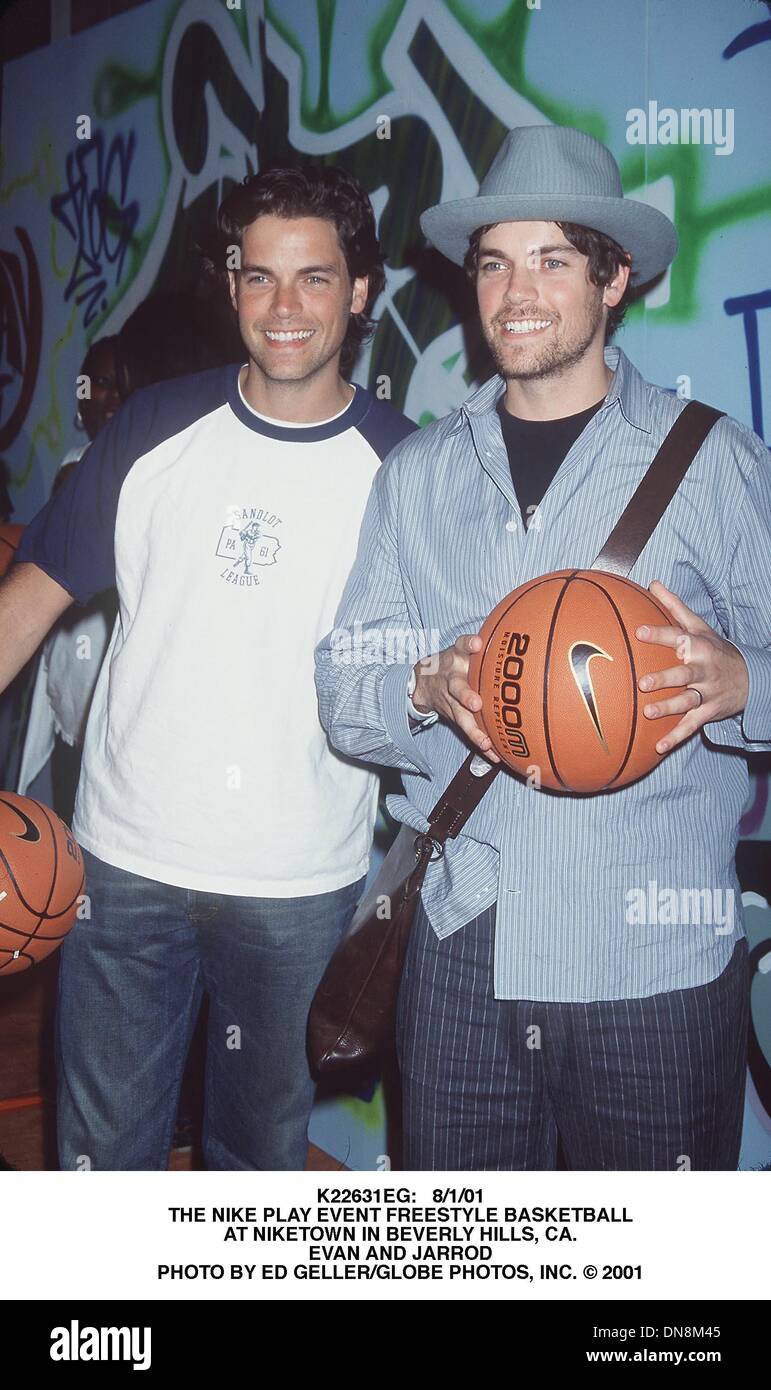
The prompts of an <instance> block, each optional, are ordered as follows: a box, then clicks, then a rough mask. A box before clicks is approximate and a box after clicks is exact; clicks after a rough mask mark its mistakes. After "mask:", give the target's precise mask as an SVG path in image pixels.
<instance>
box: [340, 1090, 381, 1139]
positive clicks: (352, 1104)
mask: <svg viewBox="0 0 771 1390" xmlns="http://www.w3.org/2000/svg"><path fill="white" fill-rule="evenodd" d="M338 1103H339V1105H340V1107H341V1109H344V1110H347V1111H348V1113H349V1114H350V1115H351V1116H352V1118H353V1119H355V1120H356V1121H357V1122H358V1123H359V1124H360V1125H361V1126H362V1127H363V1128H364V1129H368V1130H375V1131H382V1130H383V1129H384V1127H385V1102H384V1100H383V1087H382V1085H381V1084H380V1082H378V1084H377V1086H376V1088H375V1091H374V1092H373V1095H372V1099H371V1100H362V1099H361V1098H360V1097H359V1096H341V1097H340V1099H339V1102H338Z"/></svg>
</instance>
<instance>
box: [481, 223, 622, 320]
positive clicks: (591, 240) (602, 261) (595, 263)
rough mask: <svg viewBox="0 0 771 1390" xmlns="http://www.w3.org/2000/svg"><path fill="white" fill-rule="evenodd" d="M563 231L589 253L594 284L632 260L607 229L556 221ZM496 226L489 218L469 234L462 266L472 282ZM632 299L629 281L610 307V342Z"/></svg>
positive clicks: (607, 281) (602, 282)
mask: <svg viewBox="0 0 771 1390" xmlns="http://www.w3.org/2000/svg"><path fill="white" fill-rule="evenodd" d="M556 225H557V226H558V227H559V229H560V231H561V232H562V233H563V235H564V236H565V237H566V238H567V240H568V241H569V242H570V244H571V246H575V248H576V251H578V252H579V253H580V254H581V255H582V256H586V257H587V258H588V261H589V279H590V280H591V282H592V284H593V285H597V286H602V287H603V288H604V287H605V285H608V284H610V281H611V280H612V279H613V276H614V275H615V274H616V271H617V270H618V268H619V266H622V265H628V266H631V264H632V257H631V256H630V255H629V252H628V251H625V250H624V248H623V247H622V246H619V244H618V242H617V241H614V240H613V238H612V237H609V236H606V235H605V233H604V232H596V231H595V230H594V228H593V227H582V226H580V225H579V224H578V223H577V222H558V223H557V224H556ZM495 226H497V223H495V222H488V223H487V225H486V226H484V227H477V228H476V230H475V231H474V232H472V233H471V236H470V237H469V245H468V251H467V252H466V255H465V257H464V260H463V268H464V270H465V272H466V275H467V276H468V278H469V280H471V281H472V282H475V281H476V276H477V268H478V265H479V243H480V241H481V240H482V237H483V236H484V234H485V232H489V231H490V229H491V227H495ZM630 300H631V290H630V287H629V282H627V287H626V289H625V290H624V293H623V295H622V296H621V298H620V300H619V301H618V304H616V305H615V306H614V307H613V308H612V309H610V308H609V309H608V317H607V320H606V323H605V342H606V343H609V342H610V340H611V338H612V337H613V334H614V333H616V332H618V329H619V328H620V327H621V324H622V322H623V319H624V315H625V313H626V311H627V309H628V308H629V303H630Z"/></svg>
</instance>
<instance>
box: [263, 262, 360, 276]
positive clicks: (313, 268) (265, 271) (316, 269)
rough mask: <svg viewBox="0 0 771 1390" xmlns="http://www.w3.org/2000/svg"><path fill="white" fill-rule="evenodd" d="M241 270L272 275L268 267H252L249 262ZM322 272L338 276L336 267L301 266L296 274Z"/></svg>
mask: <svg viewBox="0 0 771 1390" xmlns="http://www.w3.org/2000/svg"><path fill="white" fill-rule="evenodd" d="M241 270H242V272H243V271H246V270H255V271H257V273H258V274H259V275H272V274H273V271H272V270H271V268H270V266H269V265H254V264H253V263H252V262H251V261H246V262H245V263H244V264H243V265H242V266H241ZM322 271H323V273H324V274H325V275H338V274H339V271H338V269H337V266H336V265H303V266H301V267H300V269H299V270H298V271H297V274H298V275H314V274H319V272H322Z"/></svg>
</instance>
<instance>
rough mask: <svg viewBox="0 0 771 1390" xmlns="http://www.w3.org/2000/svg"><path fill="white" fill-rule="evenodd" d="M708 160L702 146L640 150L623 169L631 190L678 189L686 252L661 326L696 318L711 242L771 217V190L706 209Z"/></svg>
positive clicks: (660, 311) (675, 269) (635, 309)
mask: <svg viewBox="0 0 771 1390" xmlns="http://www.w3.org/2000/svg"><path fill="white" fill-rule="evenodd" d="M708 158H710V152H709V151H708V150H705V149H704V147H703V146H700V145H668V146H664V148H663V149H661V148H657V149H656V150H655V151H651V150H649V149H647V148H645V149H640V150H639V151H637V152H636V153H635V154H634V155H631V156H630V157H629V159H627V160H624V162H623V164H622V166H621V177H622V182H623V184H624V188H625V189H627V188H633V189H634V188H639V187H641V186H642V185H643V184H645V183H648V184H651V183H655V182H656V180H657V179H661V178H670V179H671V180H672V183H673V185H674V190H675V212H674V220H675V223H676V225H677V231H678V236H679V239H680V249H679V251H678V253H677V256H676V258H675V260H674V262H673V264H672V280H671V290H670V297H669V301H668V303H667V304H663V305H661V306H660V307H659V308H657V309H656V310H655V311H654V312H655V314H656V317H657V320H658V321H660V322H682V321H684V320H688V319H692V318H694V317H695V316H696V313H697V311H698V308H699V304H698V298H697V294H696V284H697V280H698V272H699V265H700V263H701V258H702V256H703V254H704V251H705V250H706V247H707V243H708V242H709V240H710V238H711V237H712V236H713V235H714V234H715V233H716V232H718V231H721V230H722V229H723V228H724V227H728V226H731V225H733V224H735V223H737V222H745V221H748V220H749V219H750V218H752V217H759V216H762V215H763V214H768V212H769V209H770V208H771V184H761V185H760V187H758V188H753V189H748V190H745V191H744V192H743V193H737V194H734V195H733V196H732V197H730V198H722V199H720V200H718V201H717V202H714V203H710V204H708V205H705V204H704V203H703V202H702V201H701V186H702V170H703V161H704V159H708ZM642 309H643V304H642V302H638V303H637V304H634V305H633V306H632V308H631V309H630V318H631V317H632V316H633V315H635V314H639V313H640V312H641V311H642Z"/></svg>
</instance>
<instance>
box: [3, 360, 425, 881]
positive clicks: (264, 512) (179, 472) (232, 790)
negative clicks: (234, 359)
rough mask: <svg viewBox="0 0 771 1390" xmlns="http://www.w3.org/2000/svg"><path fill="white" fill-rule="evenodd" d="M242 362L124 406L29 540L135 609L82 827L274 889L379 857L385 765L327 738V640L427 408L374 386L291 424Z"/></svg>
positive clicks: (164, 872)
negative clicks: (321, 647)
mask: <svg viewBox="0 0 771 1390" xmlns="http://www.w3.org/2000/svg"><path fill="white" fill-rule="evenodd" d="M238 372H239V369H238V368H237V367H236V366H232V367H227V368H217V369H215V370H214V371H209V372H203V373H200V374H197V375H195V376H190V377H183V378H177V379H176V380H174V381H171V382H164V383H161V384H159V385H157V386H152V387H149V388H147V389H146V390H143V391H138V392H137V393H136V395H134V396H132V397H131V399H130V400H129V401H128V402H127V403H126V404H125V405H124V406H123V407H122V409H121V410H120V411H118V413H117V415H116V416H115V417H114V418H113V420H111V421H110V423H109V425H108V426H106V428H105V429H104V430H103V431H102V433H101V434H100V435H99V436H98V437H97V439H96V441H95V442H94V444H92V446H91V448H90V449H89V450H88V451H87V452H86V454H84V456H83V458H82V460H81V461H80V463H79V464H78V465H77V467H76V469H75V470H74V472H73V474H72V476H71V477H70V478H69V479H68V480H67V482H66V483H65V484H64V485H63V487H62V489H61V491H60V493H59V494H58V495H57V497H56V498H55V499H53V500H52V501H51V502H49V503H47V504H46V506H45V507H43V509H42V510H41V511H40V512H39V513H38V515H37V516H36V517H35V518H34V520H33V521H32V523H31V524H30V526H29V528H28V530H27V532H26V534H25V536H24V541H23V544H22V546H21V547H20V550H19V552H18V559H19V560H20V561H24V560H29V561H33V562H34V563H35V564H37V565H39V566H40V568H41V569H43V570H44V571H45V572H46V573H47V574H49V575H50V576H51V577H52V578H53V579H55V580H57V581H58V582H59V583H60V584H62V585H63V586H64V587H65V588H66V589H68V590H69V592H70V593H71V594H72V595H73V597H74V598H75V599H76V600H77V601H78V602H80V603H84V602H86V601H87V600H88V599H89V598H90V597H91V596H92V595H93V594H94V593H98V592H100V591H101V590H102V589H105V588H108V587H110V586H111V585H113V584H115V585H116V586H117V590H118V598H119V614H118V619H117V621H116V624H115V628H114V630H113V633H112V638H111V641H110V645H109V648H108V651H107V655H106V657H105V660H104V664H103V666H102V670H101V672H100V675H99V679H98V681H97V685H96V690H95V693H94V701H93V705H92V709H91V715H90V718H89V722H88V727H87V730H86V739H85V748H84V756H83V773H82V776H81V782H80V786H79V789H78V797H77V802H76V806H75V816H74V820H73V830H74V832H75V835H76V837H77V839H78V840H79V842H80V844H81V845H83V846H84V847H85V848H86V849H88V850H90V851H91V852H92V853H93V854H95V855H96V856H97V857H98V858H100V859H103V860H105V861H106V862H107V863H111V864H115V865H117V866H118V867H119V868H123V869H128V870H130V871H132V872H134V873H138V874H141V875H144V876H145V877H148V878H154V879H158V880H159V881H160V882H165V883H173V884H178V885H181V886H182V887H190V888H198V889H204V890H205V889H210V890H212V891H219V892H224V893H239V894H248V895H255V896H261V895H262V896H267V897H293V896H297V895H303V894H310V893H323V892H329V891H332V890H333V889H335V888H339V887H342V886H343V885H344V884H346V883H351V882H353V881H354V880H355V879H357V878H358V877H360V876H361V875H362V874H363V873H365V872H366V869H367V865H368V860H369V849H370V843H371V837H372V829H373V825H374V818H375V812H376V807H377V790H378V780H377V776H376V774H375V773H374V772H373V771H372V770H371V769H368V768H365V767H363V766H360V765H356V764H355V763H353V762H352V761H350V760H348V759H346V758H344V757H341V756H340V755H339V754H337V753H335V752H334V751H333V750H332V748H331V747H330V745H329V743H328V741H327V738H326V735H325V733H324V731H323V729H322V727H321V724H320V722H319V718H318V705H317V699H316V691H315V686H314V680H313V651H314V647H315V646H316V644H317V643H318V642H319V641H320V639H321V638H322V637H323V636H324V634H325V633H326V632H328V631H329V629H330V628H331V627H332V625H333V622H334V617H335V611H336V608H337V605H338V603H339V600H340V596H341V594H342V591H343V587H344V585H345V581H346V579H347V577H348V574H349V571H350V569H351V566H352V564H353V560H354V556H355V554H356V547H357V543H358V537H359V529H360V524H361V519H362V516H363V513H364V508H365V505H366V502H367V498H368V496H369V493H370V488H371V485H372V480H373V477H374V475H375V473H376V471H377V469H378V468H379V466H380V462H381V459H383V458H384V457H385V455H386V454H387V453H388V452H389V450H390V449H391V448H392V447H393V446H394V445H395V444H396V443H397V442H399V441H400V440H401V439H403V438H404V437H405V435H407V434H408V433H409V432H410V431H411V430H412V429H413V428H414V426H413V425H412V424H411V423H410V422H409V421H407V420H406V419H405V418H404V417H403V416H402V415H400V414H399V413H398V412H397V411H395V410H393V409H392V408H391V407H390V406H388V405H387V404H385V403H384V402H381V401H378V400H376V399H375V397H374V396H373V395H372V394H371V393H370V392H369V391H366V390H364V389H363V388H361V387H357V388H356V391H355V394H354V397H353V400H352V401H351V403H350V405H349V406H348V407H347V408H346V409H345V410H343V411H342V412H340V414H339V415H336V416H334V417H333V418H332V419H331V420H327V421H325V422H322V423H321V424H314V425H283V424H281V423H280V422H278V421H274V420H270V419H268V418H266V417H265V416H261V415H258V414H257V413H256V412H255V411H253V410H252V409H251V408H250V407H249V406H248V405H247V404H246V402H245V401H244V399H243V396H242V395H241V392H240V389H239V384H238Z"/></svg>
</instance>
